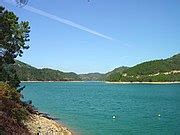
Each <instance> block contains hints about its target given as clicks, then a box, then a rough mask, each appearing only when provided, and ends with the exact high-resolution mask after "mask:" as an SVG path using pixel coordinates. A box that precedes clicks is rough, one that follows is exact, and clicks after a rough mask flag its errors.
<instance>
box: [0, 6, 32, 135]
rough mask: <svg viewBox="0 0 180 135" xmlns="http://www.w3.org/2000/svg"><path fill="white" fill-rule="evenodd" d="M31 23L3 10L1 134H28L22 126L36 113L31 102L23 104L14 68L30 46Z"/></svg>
mask: <svg viewBox="0 0 180 135" xmlns="http://www.w3.org/2000/svg"><path fill="white" fill-rule="evenodd" d="M29 32H30V27H29V23H28V22H18V17H17V16H16V15H15V14H14V13H13V12H9V11H7V10H5V9H4V8H3V7H0V134H29V131H28V130H27V129H26V127H25V126H24V125H23V121H24V120H26V118H27V117H28V115H29V113H33V112H35V111H34V109H33V107H32V106H31V104H29V103H31V102H29V103H25V102H22V101H21V97H22V96H21V94H20V91H21V90H22V89H23V87H22V88H19V86H20V85H19V84H20V81H19V78H18V76H17V74H16V70H15V68H14V63H15V58H16V57H17V56H20V57H21V56H22V54H23V50H24V49H28V48H29V46H27V45H25V42H27V41H29V39H28V37H29Z"/></svg>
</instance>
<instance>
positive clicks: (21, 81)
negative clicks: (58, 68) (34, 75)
mask: <svg viewBox="0 0 180 135" xmlns="http://www.w3.org/2000/svg"><path fill="white" fill-rule="evenodd" d="M21 82H31V83H33V82H34V83H36V82H49V83H51V82H85V81H21Z"/></svg>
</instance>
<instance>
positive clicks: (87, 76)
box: [79, 73, 106, 81]
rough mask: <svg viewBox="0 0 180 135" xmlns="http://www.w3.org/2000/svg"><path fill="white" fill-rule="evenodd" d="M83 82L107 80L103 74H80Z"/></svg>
mask: <svg viewBox="0 0 180 135" xmlns="http://www.w3.org/2000/svg"><path fill="white" fill-rule="evenodd" d="M79 76H80V78H81V80H83V81H102V80H104V78H105V76H106V75H105V74H101V73H88V74H79Z"/></svg>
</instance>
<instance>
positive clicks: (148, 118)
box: [22, 82, 180, 135]
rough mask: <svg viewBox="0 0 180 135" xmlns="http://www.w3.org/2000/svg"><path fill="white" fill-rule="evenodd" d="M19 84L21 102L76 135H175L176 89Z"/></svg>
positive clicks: (179, 100) (179, 129)
mask: <svg viewBox="0 0 180 135" xmlns="http://www.w3.org/2000/svg"><path fill="white" fill-rule="evenodd" d="M24 84H25V85H26V88H25V89H24V90H23V92H22V93H23V95H24V97H25V100H29V99H31V100H32V101H33V104H34V105H35V106H36V107H38V109H39V110H40V111H42V112H46V113H49V114H51V115H52V116H54V117H56V118H59V119H60V121H61V122H62V123H63V124H64V125H66V126H67V127H69V128H70V129H72V130H73V131H75V132H76V133H77V134H80V135H121V134H122V135H136V134H137V135H139V134H142V135H144V134H147V135H148V134H149V135H178V134H180V84H170V85H167V84H165V85H152V84H123V85H122V84H106V83H104V82H61V83H60V82H51V83H44V82H43V83H23V85H24ZM159 114H160V116H158V115H159ZM113 116H115V117H116V118H115V119H113Z"/></svg>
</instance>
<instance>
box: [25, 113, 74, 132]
mask: <svg viewBox="0 0 180 135" xmlns="http://www.w3.org/2000/svg"><path fill="white" fill-rule="evenodd" d="M25 125H26V126H27V128H28V130H29V131H30V132H31V133H32V134H37V133H39V135H72V132H71V131H69V129H67V128H66V127H64V126H62V125H60V124H59V123H58V122H56V121H54V120H51V119H48V118H46V117H44V116H41V115H36V114H33V115H31V116H30V118H29V120H27V121H26V122H25Z"/></svg>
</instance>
